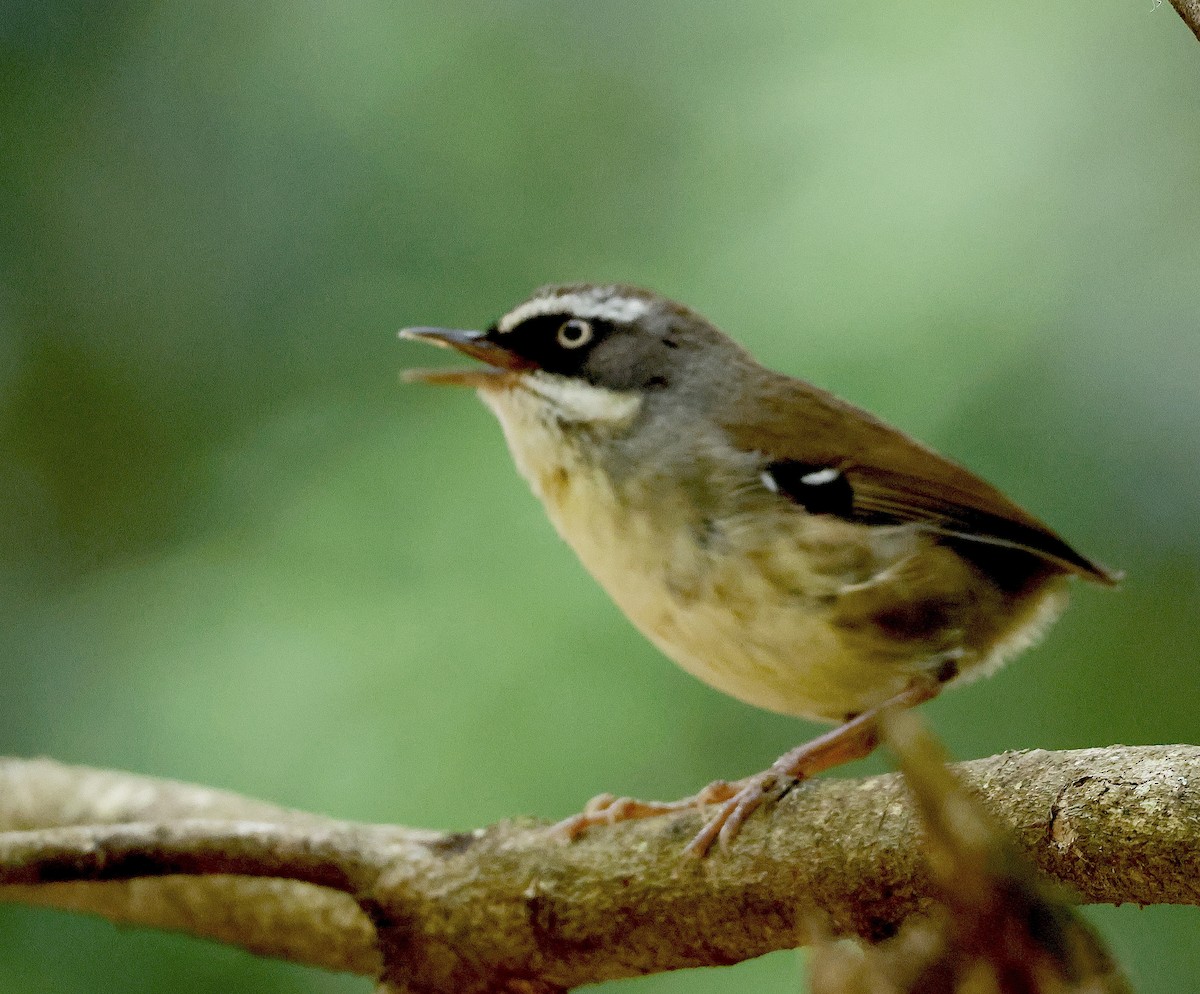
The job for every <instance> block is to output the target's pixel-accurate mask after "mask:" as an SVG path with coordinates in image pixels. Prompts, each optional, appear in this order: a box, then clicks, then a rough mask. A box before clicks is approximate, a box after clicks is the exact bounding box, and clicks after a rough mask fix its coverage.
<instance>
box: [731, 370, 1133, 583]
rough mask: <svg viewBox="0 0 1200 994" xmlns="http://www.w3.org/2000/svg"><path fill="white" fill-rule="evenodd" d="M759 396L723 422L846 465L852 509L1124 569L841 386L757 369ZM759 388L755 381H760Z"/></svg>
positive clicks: (748, 435)
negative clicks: (1069, 539)
mask: <svg viewBox="0 0 1200 994" xmlns="http://www.w3.org/2000/svg"><path fill="white" fill-rule="evenodd" d="M755 374H756V379H757V382H755V383H753V384H748V385H747V387H748V388H747V389H745V390H744V391H741V392H740V393H741V396H742V397H743V398H745V397H747V396H752V397H756V398H758V399H757V402H756V404H755V405H751V406H750V407H749V408H747V406H746V405H744V404H741V405H731V406H737V408H738V409H739V417H738V418H737V419H736V420H729V421H727V422H726V423H725V425H724V427H725V428H726V430H727V431H728V432H729V434H730V437H731V438H732V439H733V440H734V442H735V444H736V445H738V447H739V448H744V449H747V450H757V451H759V452H762V453H763V454H765V455H766V456H768V458H769V459H771V460H772V461H773V462H776V461H778V462H794V463H796V464H799V465H800V466H802V467H810V468H812V469H818V468H821V467H829V468H831V469H836V470H838V471H840V472H841V473H842V474H843V475H844V476H845V478H846V480H847V482H848V483H849V484H850V488H851V491H852V494H853V497H852V500H851V502H850V508H849V512H848V513H847V514H845V515H844V516H846V517H848V518H850V520H855V521H861V522H863V523H866V524H899V523H903V522H914V523H917V524H920V525H923V526H925V527H927V528H929V529H930V530H932V531H936V532H938V533H940V534H944V535H949V536H954V537H955V538H959V539H964V540H967V541H970V542H982V543H988V544H992V545H1000V546H1007V547H1010V548H1017V549H1023V550H1025V551H1027V552H1030V553H1033V554H1034V555H1036V556H1039V557H1041V558H1043V559H1047V560H1050V561H1052V562H1055V563H1057V564H1059V565H1061V566H1062V567H1063V568H1064V569H1066V570H1068V571H1070V572H1072V573H1077V574H1079V575H1080V576H1083V577H1086V578H1087V579H1089V580H1093V581H1095V582H1097V583H1102V584H1106V585H1112V584H1114V583H1116V582H1117V580H1118V579H1119V576H1118V575H1116V574H1113V573H1111V572H1109V571H1108V570H1106V569H1105V568H1104V567H1103V566H1100V565H1098V564H1097V563H1094V562H1092V561H1091V560H1090V559H1087V558H1086V557H1084V556H1082V555H1080V554H1079V553H1078V552H1076V551H1075V550H1074V549H1072V548H1071V547H1070V546H1069V545H1067V543H1066V542H1064V541H1063V540H1062V539H1061V538H1059V537H1058V536H1057V535H1055V534H1054V532H1052V531H1051V530H1050V529H1049V528H1047V527H1046V526H1045V525H1044V524H1042V523H1041V522H1040V521H1038V520H1037V519H1036V518H1034V517H1033V516H1032V515H1029V514H1027V513H1026V512H1025V511H1023V510H1021V508H1019V507H1018V506H1017V505H1016V504H1014V503H1013V502H1012V501H1011V500H1009V499H1008V498H1007V497H1005V496H1004V494H1002V493H1001V492H1000V491H999V490H997V489H996V488H995V487H993V486H992V485H991V484H989V483H986V482H985V481H983V480H981V479H980V478H979V477H978V476H976V475H975V474H974V473H971V472H969V471H968V470H966V469H963V467H961V466H959V465H958V464H956V463H954V462H951V461H950V460H949V459H946V458H944V457H943V456H940V455H938V454H937V453H936V452H934V451H933V450H932V449H930V448H928V447H926V446H924V445H922V444H921V443H920V442H918V441H916V440H915V439H912V438H910V437H909V436H907V435H905V434H904V433H903V432H900V431H897V430H896V429H895V428H892V427H891V426H889V425H887V424H884V423H883V422H882V421H880V420H879V419H878V418H875V417H874V416H872V415H870V414H868V413H867V412H866V411H863V410H860V409H859V408H856V407H854V406H853V405H851V404H847V403H846V402H845V401H842V400H839V399H838V398H837V397H834V396H833V395H832V394H830V393H827V392H825V391H824V390H819V389H817V388H816V387H813V386H811V385H809V384H807V383H804V382H802V381H800V380H794V379H792V378H791V377H787V376H782V375H780V374H778V373H772V372H771V371H769V370H761V371H759V370H756V371H755ZM751 387H752V389H751Z"/></svg>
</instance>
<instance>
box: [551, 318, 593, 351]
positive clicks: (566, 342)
mask: <svg viewBox="0 0 1200 994" xmlns="http://www.w3.org/2000/svg"><path fill="white" fill-rule="evenodd" d="M591 340H592V326H591V325H590V324H588V322H586V321H581V320H580V319H579V318H571V320H570V321H564V322H563V323H562V324H561V325H560V326H559V329H558V344H559V345H561V346H562V347H563V348H564V349H577V348H579V347H580V346H583V345H587V343H588V342H590V341H591Z"/></svg>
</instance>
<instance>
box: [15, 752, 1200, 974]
mask: <svg viewBox="0 0 1200 994" xmlns="http://www.w3.org/2000/svg"><path fill="white" fill-rule="evenodd" d="M954 769H955V771H956V772H957V773H958V775H959V776H960V777H961V778H962V780H963V782H964V783H965V784H966V786H967V788H968V790H969V791H970V792H971V793H972V794H973V795H974V796H975V797H977V798H978V799H979V800H980V801H981V802H982V804H983V806H984V807H985V808H986V809H987V810H988V811H989V812H990V814H991V816H992V817H993V818H994V819H995V821H996V822H997V824H998V825H999V826H1000V827H1001V828H1003V829H1004V830H1005V831H1006V832H1008V833H1009V834H1010V835H1011V837H1012V839H1013V840H1014V843H1015V845H1016V848H1017V850H1018V851H1020V852H1023V853H1024V854H1025V855H1026V856H1027V857H1028V858H1029V859H1030V860H1031V861H1032V862H1033V863H1034V864H1035V865H1036V866H1037V867H1038V868H1039V869H1040V870H1041V871H1042V872H1043V873H1044V874H1046V875H1047V876H1048V877H1050V878H1051V879H1052V880H1056V881H1059V882H1060V883H1063V884H1066V885H1068V886H1069V887H1070V888H1072V889H1073V891H1074V892H1075V893H1076V894H1077V895H1078V896H1079V899H1080V900H1083V901H1087V902H1097V903H1122V902H1135V903H1141V904H1157V903H1174V904H1193V905H1194V904H1200V747H1196V746H1141V747H1123V746H1117V747H1111V748H1107V749H1088V750H1081V751H1075V752H1062V753H1051V752H1042V751H1032V752H1022V753H1007V754H1004V755H1000V756H994V757H991V758H989V759H981V760H975V761H973V762H969V763H962V764H958V765H957V766H955V767H954ZM701 817H702V816H701V815H700V814H698V813H691V812H684V813H680V814H676V815H672V816H666V817H662V818H654V819H649V820H646V821H644V822H635V823H627V824H623V825H617V826H613V827H608V828H601V829H594V830H592V831H591V832H589V833H588V834H587V835H586V836H584V838H582V839H580V840H579V841H577V842H575V843H571V844H566V843H564V842H562V841H561V840H559V839H558V838H557V837H555V836H553V835H552V834H550V833H549V832H548V829H547V826H546V825H544V824H542V823H538V822H534V821H514V822H504V823H501V824H498V825H494V826H491V827H489V828H487V829H478V830H476V831H474V832H470V833H463V834H443V833H436V832H429V831H421V830H412V829H404V828H397V827H391V826H381V825H364V824H357V823H348V822H340V821H336V820H333V819H326V818H320V817H317V816H314V815H308V814H304V813H302V812H296V811H290V810H287V809H283V808H276V807H274V806H271V805H267V804H263V803H262V802H259V801H253V800H249V799H246V798H240V797H238V796H236V795H233V794H228V793H224V792H219V791H213V790H207V789H204V788H199V787H192V786H188V785H185V784H179V783H175V782H171V781H163V780H154V779H150V778H146V777H138V776H133V775H130V774H122V773H114V772H109V771H99V770H89V769H84V768H78V767H67V766H62V765H60V764H57V763H53V762H50V761H47V760H35V761H22V760H9V761H4V762H0V830H3V831H2V832H0V884H5V885H7V886H4V887H2V888H0V897H3V898H5V899H8V900H20V901H27V902H36V903H39V904H48V905H55V906H59V907H68V908H73V909H76V910H85V911H91V912H94V913H97V914H101V915H104V916H105V917H107V918H110V919H112V920H115V921H122V922H133V923H137V924H142V925H152V926H156V927H161V928H170V929H178V930H183V931H187V932H190V933H193V934H201V935H205V936H208V937H211V938H215V939H219V940H221V941H224V942H229V943H232V944H234V945H239V946H242V947H245V948H248V949H251V950H254V951H256V952H262V953H268V954H271V955H279V956H285V957H287V958H289V959H292V960H295V961H298V962H303V963H309V964H312V965H315V966H322V967H325V968H328V969H335V970H350V971H354V972H356V973H363V974H368V975H376V976H382V977H384V978H385V980H386V982H387V983H388V984H389V986H390V987H391V988H392V989H394V990H403V991H413V992H443V991H461V992H466V994H470V992H475V991H478V992H482V991H485V990H501V991H505V990H507V991H514V992H517V991H519V992H541V991H546V992H551V991H559V990H565V989H568V988H570V987H574V986H577V985H579V984H583V983H591V982H596V981H599V980H604V979H610V978H614V977H624V976H633V975H637V974H644V973H654V972H659V971H663V970H670V969H677V968H681V967H688V966H702V965H716V964H724V963H732V962H736V961H740V960H743V959H748V958H750V957H752V956H758V955H761V954H762V953H765V952H769V951H771V950H774V949H781V948H788V947H795V946H800V945H803V944H805V943H806V942H808V941H809V940H810V938H811V935H810V932H811V925H812V923H813V922H814V921H820V922H821V923H822V928H823V929H828V930H830V931H832V932H833V933H850V934H857V935H860V936H864V937H867V938H871V939H878V938H882V937H887V936H890V935H892V934H893V933H895V932H896V930H897V929H898V927H899V925H900V923H901V922H902V921H903V920H904V919H905V918H907V917H908V916H910V915H911V914H912V913H913V912H914V911H916V910H919V909H921V908H923V907H925V906H926V905H927V903H928V900H929V896H928V895H929V894H930V887H929V882H928V880H927V879H926V876H925V871H924V870H923V865H924V864H923V858H922V855H921V844H920V834H921V829H920V826H919V816H918V813H917V811H916V810H915V808H914V806H913V804H912V803H911V801H910V798H909V795H908V791H907V788H906V786H905V783H904V781H903V779H902V778H901V777H900V776H899V775H898V774H891V775H886V776H880V777H871V778H867V779H862V780H834V779H825V780H821V781H817V782H813V783H810V784H806V785H804V786H803V787H800V788H798V789H795V790H793V791H791V792H790V793H789V794H787V796H785V797H784V798H783V799H782V800H781V801H779V803H778V804H776V805H774V806H773V807H771V808H769V809H765V810H764V811H762V812H760V813H757V814H756V815H755V816H754V817H753V818H751V819H750V821H749V822H748V823H747V824H746V826H745V828H744V830H743V832H742V834H741V836H740V837H739V838H738V839H737V841H736V843H735V844H734V845H733V846H731V847H730V848H728V849H725V850H718V851H716V852H714V853H713V854H712V856H710V857H709V858H708V859H705V860H697V859H687V858H684V857H682V856H681V855H680V853H681V850H682V848H683V846H684V845H685V844H686V843H687V841H688V840H689V839H690V838H691V836H692V835H693V833H694V832H695V831H696V830H697V829H698V828H699V826H700V823H701ZM129 878H136V879H129Z"/></svg>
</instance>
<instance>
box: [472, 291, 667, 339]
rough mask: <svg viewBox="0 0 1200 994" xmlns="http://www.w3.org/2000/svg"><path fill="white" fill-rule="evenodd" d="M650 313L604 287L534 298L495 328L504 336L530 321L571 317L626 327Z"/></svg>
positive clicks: (637, 301)
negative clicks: (591, 319) (593, 319)
mask: <svg viewBox="0 0 1200 994" xmlns="http://www.w3.org/2000/svg"><path fill="white" fill-rule="evenodd" d="M648 310H650V305H649V304H648V303H647V302H646V301H644V300H641V299H639V298H637V297H616V296H613V295H612V291H611V290H610V289H607V288H605V287H596V288H595V289H592V290H582V291H579V292H577V293H560V294H554V295H553V296H549V297H534V298H533V299H532V300H527V301H525V303H523V304H520V305H518V306H517V307H515V308H513V309H512V310H511V311H509V312H508V313H507V314H505V315H504V317H502V318H501V319H500V320H499V321H498V322H497V324H496V330H497V331H499V332H500V333H501V334H503V333H504V332H508V331H512V330H513V328H515V327H517V325H519V324H521V323H522V322H524V321H528V320H529V319H530V318H537V317H542V316H543V315H546V314H570V315H571V316H572V317H577V318H596V319H599V320H601V321H618V322H622V323H627V322H630V321H636V320H637V319H638V318H640V317H641V316H642V315H643V314H645V313H646V312H647V311H648Z"/></svg>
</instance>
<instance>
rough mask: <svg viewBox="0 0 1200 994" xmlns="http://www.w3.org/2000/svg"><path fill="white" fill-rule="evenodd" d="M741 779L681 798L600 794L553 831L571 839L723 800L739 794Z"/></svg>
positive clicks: (719, 782) (710, 786)
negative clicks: (600, 828)
mask: <svg viewBox="0 0 1200 994" xmlns="http://www.w3.org/2000/svg"><path fill="white" fill-rule="evenodd" d="M740 788H741V783H740V782H739V783H729V782H727V781H725V780H716V781H714V782H713V783H710V784H709V785H708V786H707V787H705V788H704V789H703V790H702V791H700V792H699V793H696V794H693V795H692V796H691V797H684V798H681V799H680V800H678V801H639V800H638V799H637V798H634V797H617V796H616V795H614V794H598V795H597V796H596V797H593V798H592V799H591V800H590V801H588V803H587V804H586V805H585V806H584V809H583V810H582V811H581V812H580V813H579V814H577V815H571V817H570V818H564V819H563V820H562V821H560V822H558V824H556V825H555V826H554V827H553V828H552V829H551V831H552V832H555V833H556V834H558V835H563V836H565V837H566V838H567V839H577V838H578V837H579V836H580V835H582V834H583V833H584V832H586V831H587V830H588V829H589V828H591V827H592V826H593V825H615V824H617V822H622V821H633V820H634V819H636V818H655V817H657V816H658V815H669V814H673V813H675V812H676V811H693V810H696V809H698V808H704V807H707V806H708V805H710V804H719V803H722V802H724V801H727V800H728V799H729V798H731V797H733V796H735V795H736V794H737V792H738V790H739V789H740Z"/></svg>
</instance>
